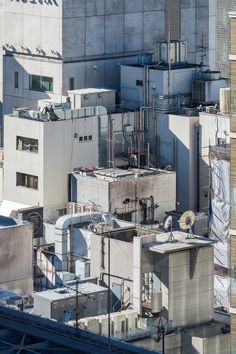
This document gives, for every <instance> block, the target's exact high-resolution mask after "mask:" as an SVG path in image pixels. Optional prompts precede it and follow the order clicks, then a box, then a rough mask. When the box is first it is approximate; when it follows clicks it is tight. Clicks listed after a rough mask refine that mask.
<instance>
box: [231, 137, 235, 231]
mask: <svg viewBox="0 0 236 354" xmlns="http://www.w3.org/2000/svg"><path fill="white" fill-rule="evenodd" d="M230 199H231V200H230V203H231V229H236V139H231V170H230Z"/></svg>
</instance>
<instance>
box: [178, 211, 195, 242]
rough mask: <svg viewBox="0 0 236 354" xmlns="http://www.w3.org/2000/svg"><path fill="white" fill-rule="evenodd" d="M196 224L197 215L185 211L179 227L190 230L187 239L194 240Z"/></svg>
mask: <svg viewBox="0 0 236 354" xmlns="http://www.w3.org/2000/svg"><path fill="white" fill-rule="evenodd" d="M194 223H195V214H194V212H193V211H192V210H187V211H185V212H184V213H183V214H182V215H181V217H180V219H179V226H180V228H181V229H182V230H189V231H188V236H187V238H194V235H193V231H192V227H193V225H194Z"/></svg>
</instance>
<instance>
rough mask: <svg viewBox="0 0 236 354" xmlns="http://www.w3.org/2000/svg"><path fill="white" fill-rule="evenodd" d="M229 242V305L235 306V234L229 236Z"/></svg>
mask: <svg viewBox="0 0 236 354" xmlns="http://www.w3.org/2000/svg"><path fill="white" fill-rule="evenodd" d="M230 244H231V250H230V252H231V303H230V304H231V307H235V308H236V236H232V235H231V237H230Z"/></svg>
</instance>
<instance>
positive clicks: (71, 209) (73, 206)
mask: <svg viewBox="0 0 236 354" xmlns="http://www.w3.org/2000/svg"><path fill="white" fill-rule="evenodd" d="M75 213H76V203H74V202H70V203H67V214H75Z"/></svg>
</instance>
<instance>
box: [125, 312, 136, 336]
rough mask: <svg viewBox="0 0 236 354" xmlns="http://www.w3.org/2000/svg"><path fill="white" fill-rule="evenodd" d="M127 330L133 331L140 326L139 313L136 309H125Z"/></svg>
mask: <svg viewBox="0 0 236 354" xmlns="http://www.w3.org/2000/svg"><path fill="white" fill-rule="evenodd" d="M125 315H126V324H127V331H129V332H131V331H134V330H136V328H137V327H138V314H137V312H136V311H133V310H130V311H129V310H128V311H125Z"/></svg>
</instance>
